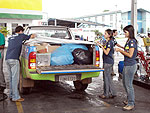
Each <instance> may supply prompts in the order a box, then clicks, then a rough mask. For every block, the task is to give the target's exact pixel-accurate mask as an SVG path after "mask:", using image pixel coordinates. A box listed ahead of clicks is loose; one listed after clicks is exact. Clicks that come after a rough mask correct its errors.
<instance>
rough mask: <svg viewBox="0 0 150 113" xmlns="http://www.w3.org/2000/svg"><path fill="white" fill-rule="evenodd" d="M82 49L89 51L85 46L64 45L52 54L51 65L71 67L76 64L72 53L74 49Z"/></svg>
mask: <svg viewBox="0 0 150 113" xmlns="http://www.w3.org/2000/svg"><path fill="white" fill-rule="evenodd" d="M77 48H81V49H84V50H88V48H87V47H86V46H85V45H78V44H63V45H62V46H61V47H59V48H57V49H56V50H55V51H53V52H52V54H51V65H69V64H72V63H73V62H74V60H73V59H74V58H73V56H72V52H73V50H74V49H77Z"/></svg>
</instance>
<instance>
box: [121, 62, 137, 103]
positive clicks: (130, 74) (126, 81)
mask: <svg viewBox="0 0 150 113" xmlns="http://www.w3.org/2000/svg"><path fill="white" fill-rule="evenodd" d="M136 69H137V64H135V65H133V66H124V68H123V86H124V88H125V91H126V93H127V100H128V105H131V106H132V105H134V103H135V96H134V88H133V79H134V75H135V72H136Z"/></svg>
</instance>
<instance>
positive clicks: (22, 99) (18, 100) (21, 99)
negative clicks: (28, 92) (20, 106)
mask: <svg viewBox="0 0 150 113" xmlns="http://www.w3.org/2000/svg"><path fill="white" fill-rule="evenodd" d="M12 101H13V102H23V101H24V98H19V99H17V100H12Z"/></svg>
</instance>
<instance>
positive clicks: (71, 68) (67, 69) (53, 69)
mask: <svg viewBox="0 0 150 113" xmlns="http://www.w3.org/2000/svg"><path fill="white" fill-rule="evenodd" d="M36 70H37V72H38V73H39V74H61V73H84V72H100V71H104V69H103V68H100V67H96V66H93V65H65V66H43V67H37V69H36Z"/></svg>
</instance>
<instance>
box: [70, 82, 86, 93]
mask: <svg viewBox="0 0 150 113" xmlns="http://www.w3.org/2000/svg"><path fill="white" fill-rule="evenodd" d="M73 84H74V87H75V89H76V90H77V91H84V90H85V89H86V88H87V87H88V84H83V83H82V81H73Z"/></svg>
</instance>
